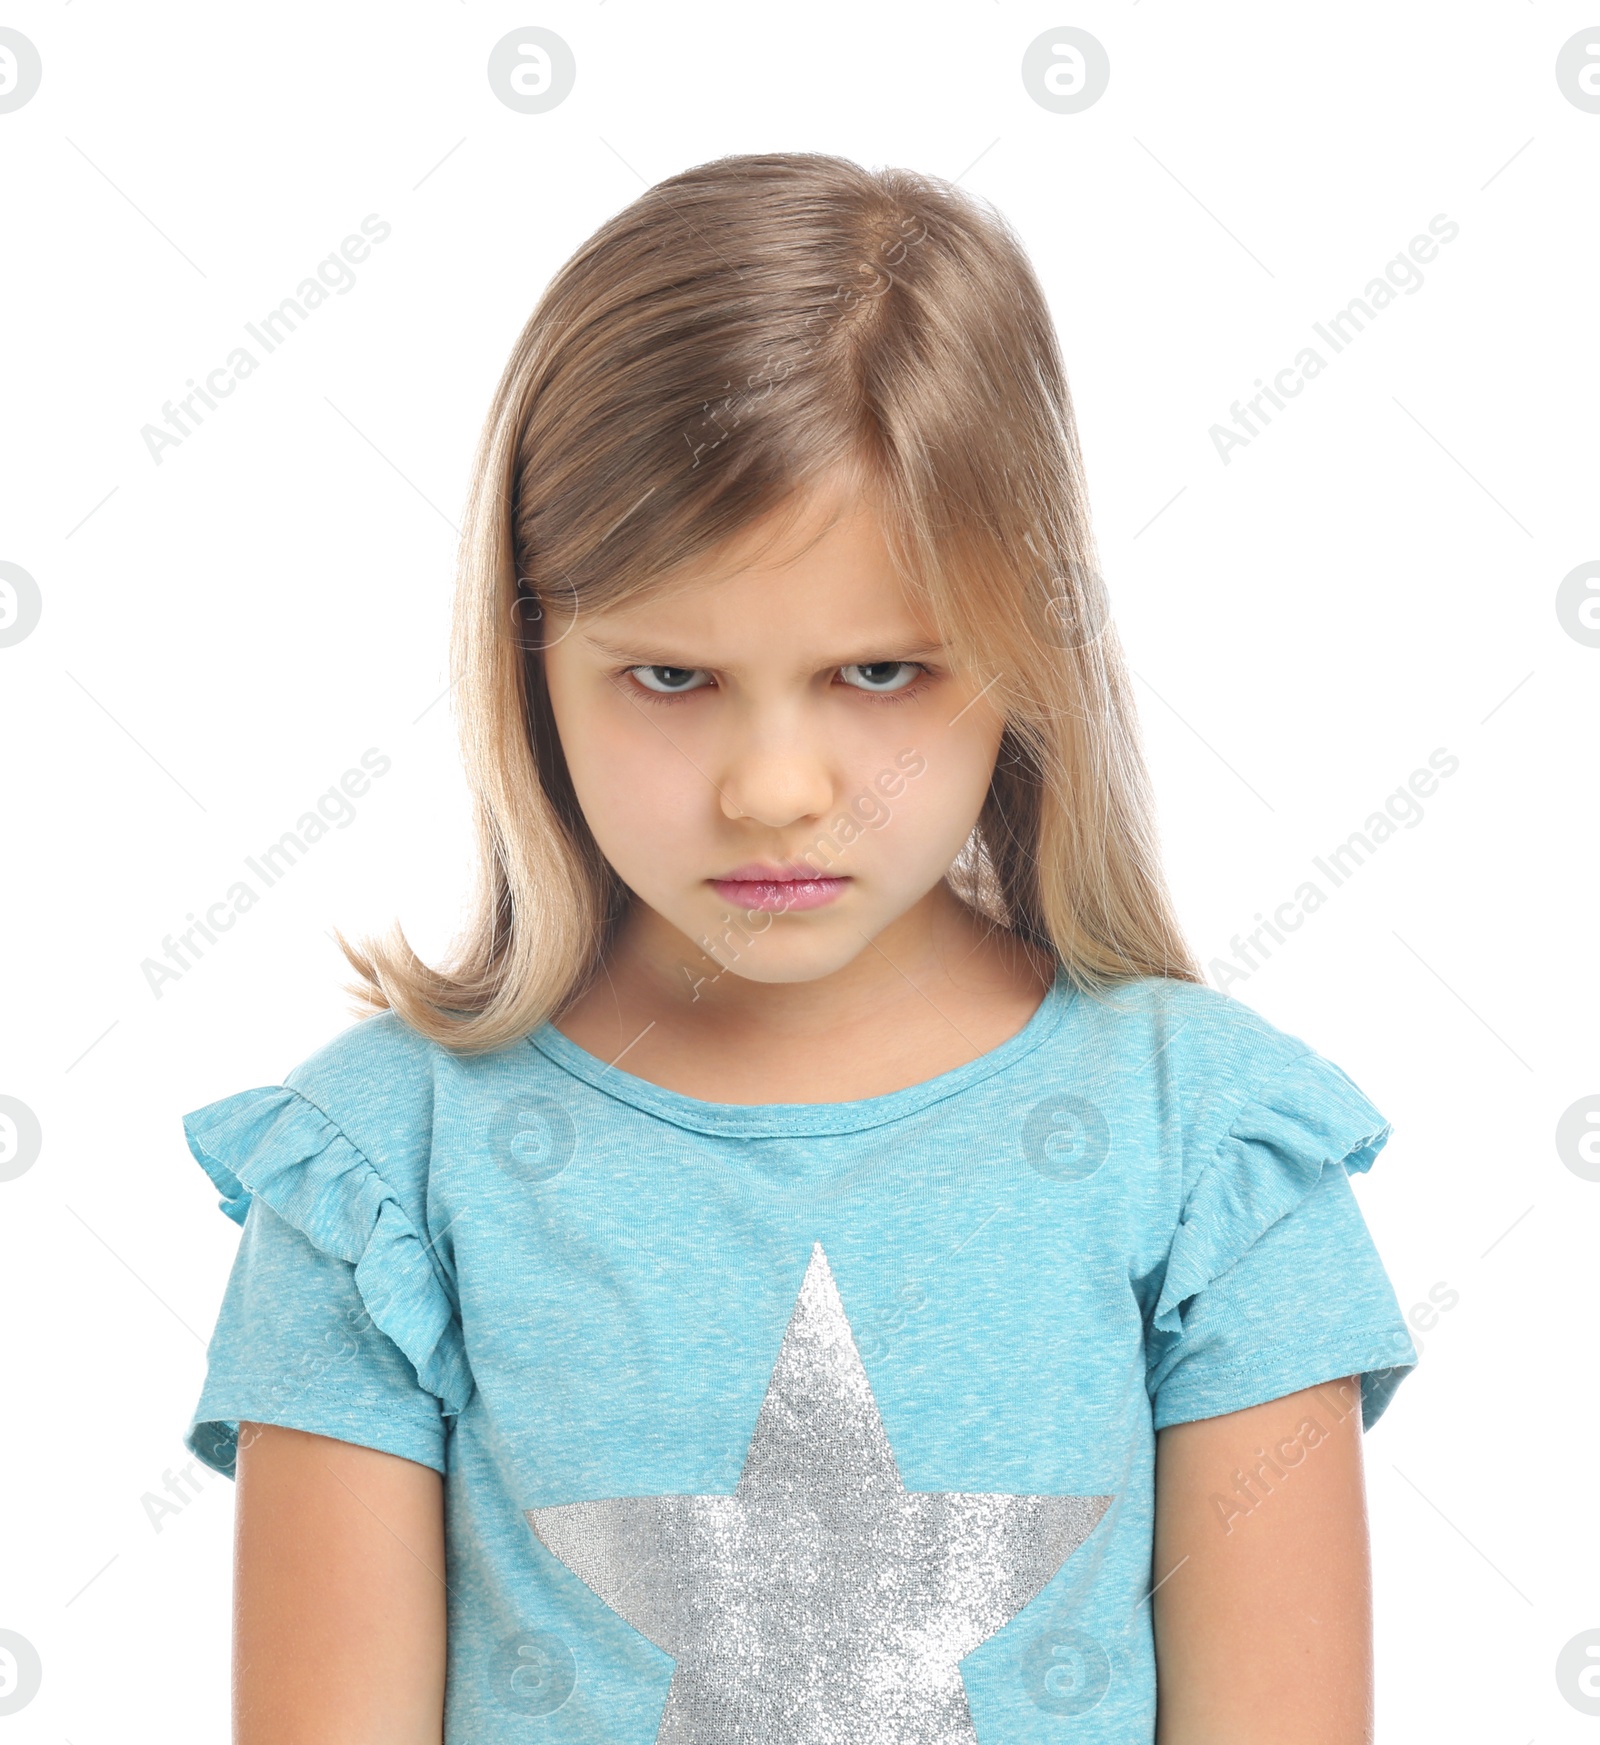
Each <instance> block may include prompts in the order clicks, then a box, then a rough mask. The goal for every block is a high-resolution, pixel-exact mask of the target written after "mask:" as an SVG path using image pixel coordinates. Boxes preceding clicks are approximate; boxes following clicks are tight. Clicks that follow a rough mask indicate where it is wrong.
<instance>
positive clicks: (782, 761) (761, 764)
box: [717, 739, 834, 830]
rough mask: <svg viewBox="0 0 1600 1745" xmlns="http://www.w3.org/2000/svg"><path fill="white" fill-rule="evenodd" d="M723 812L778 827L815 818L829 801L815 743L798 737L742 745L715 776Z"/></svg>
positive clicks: (828, 779)
mask: <svg viewBox="0 0 1600 1745" xmlns="http://www.w3.org/2000/svg"><path fill="white" fill-rule="evenodd" d="M717 786H718V790H719V792H720V794H721V803H722V815H723V817H725V818H732V819H739V818H748V819H751V820H752V821H753V822H755V823H757V824H764V825H765V826H766V827H767V828H768V829H769V830H781V829H782V828H783V827H784V826H785V825H787V824H794V823H797V822H798V821H799V820H801V819H803V818H816V817H820V816H821V815H822V814H823V813H824V812H826V811H827V810H828V808H829V806H831V805H832V804H833V797H834V783H833V778H832V776H831V775H830V774H829V769H828V764H827V761H826V759H825V758H824V757H823V756H822V754H821V751H820V748H817V747H812V746H808V745H806V744H804V743H802V742H800V741H797V740H793V739H790V740H787V741H785V742H783V743H779V744H765V745H762V744H756V745H748V746H746V747H744V748H743V749H742V750H741V752H740V754H739V755H738V756H736V757H733V758H730V759H729V761H728V763H727V764H726V765H725V767H724V769H723V772H722V776H721V778H720V780H719V781H718V784H717Z"/></svg>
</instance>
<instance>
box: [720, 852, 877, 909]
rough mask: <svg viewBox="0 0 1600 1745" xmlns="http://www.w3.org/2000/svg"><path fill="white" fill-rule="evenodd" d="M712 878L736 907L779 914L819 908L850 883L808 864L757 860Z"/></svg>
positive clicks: (728, 900)
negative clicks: (805, 865)
mask: <svg viewBox="0 0 1600 1745" xmlns="http://www.w3.org/2000/svg"><path fill="white" fill-rule="evenodd" d="M709 882H710V884H711V887H712V889H713V890H715V891H716V893H717V895H718V896H719V897H721V898H722V900H723V901H724V902H725V903H730V904H732V905H733V906H734V907H735V908H739V909H748V910H768V911H771V912H773V913H776V914H782V913H784V912H786V911H789V910H795V909H820V908H822V907H824V905H826V904H828V903H831V902H833V901H835V899H836V898H838V896H839V895H840V894H841V893H842V892H843V890H844V888H845V886H846V885H848V884H849V883H850V881H849V879H847V878H824V877H822V876H820V875H819V874H817V873H814V872H813V871H812V870H811V869H810V868H809V867H784V866H773V865H769V864H767V863H765V862H757V861H753V862H751V863H750V864H749V865H748V866H736V867H735V868H734V869H733V871H732V872H731V873H727V874H725V875H724V876H723V877H722V878H717V879H712V880H710V881H709Z"/></svg>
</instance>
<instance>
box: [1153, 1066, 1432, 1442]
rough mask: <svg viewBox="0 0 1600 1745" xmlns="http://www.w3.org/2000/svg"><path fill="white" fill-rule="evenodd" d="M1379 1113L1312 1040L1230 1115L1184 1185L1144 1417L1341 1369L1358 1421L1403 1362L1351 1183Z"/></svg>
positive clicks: (1409, 1350) (1404, 1352) (1393, 1309)
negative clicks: (1353, 1393) (1356, 1391)
mask: <svg viewBox="0 0 1600 1745" xmlns="http://www.w3.org/2000/svg"><path fill="white" fill-rule="evenodd" d="M1390 1130H1391V1129H1390V1125H1389V1123H1388V1122H1387V1121H1386V1120H1384V1118H1383V1116H1382V1115H1380V1114H1379V1113H1378V1111H1377V1110H1376V1109H1375V1108H1374V1107H1373V1106H1372V1104H1371V1103H1370V1102H1368V1100H1367V1099H1366V1097H1365V1096H1364V1095H1363V1094H1362V1093H1361V1091H1360V1090H1359V1089H1358V1088H1357V1087H1356V1086H1355V1085H1354V1084H1353V1083H1352V1082H1351V1080H1350V1079H1349V1078H1348V1077H1347V1076H1346V1074H1345V1073H1344V1072H1343V1071H1342V1070H1341V1069H1340V1068H1339V1067H1337V1066H1335V1065H1334V1064H1333V1063H1332V1062H1331V1061H1328V1060H1325V1059H1323V1058H1322V1057H1321V1056H1320V1055H1318V1054H1316V1053H1315V1052H1313V1051H1308V1052H1307V1053H1304V1054H1301V1055H1299V1056H1298V1057H1296V1058H1295V1059H1294V1060H1292V1061H1290V1062H1289V1063H1288V1064H1287V1065H1286V1066H1284V1067H1281V1068H1280V1069H1279V1070H1278V1071H1277V1072H1276V1073H1275V1074H1274V1075H1273V1076H1272V1077H1271V1078H1270V1079H1269V1080H1268V1081H1267V1083H1266V1084H1265V1085H1264V1086H1263V1087H1261V1088H1259V1089H1258V1090H1257V1091H1256V1092H1255V1093H1254V1095H1252V1096H1251V1097H1250V1098H1249V1099H1248V1100H1246V1101H1245V1102H1244V1103H1243V1105H1242V1106H1240V1107H1239V1108H1238V1109H1237V1110H1236V1111H1235V1112H1234V1114H1233V1116H1232V1119H1231V1122H1230V1124H1229V1127H1228V1129H1227V1131H1226V1133H1225V1134H1224V1135H1223V1136H1222V1138H1221V1140H1220V1142H1219V1143H1218V1144H1217V1145H1216V1147H1215V1149H1214V1151H1213V1152H1212V1154H1211V1156H1210V1157H1209V1159H1208V1160H1207V1161H1206V1162H1205V1163H1204V1165H1203V1167H1202V1168H1201V1170H1200V1173H1199V1175H1198V1176H1197V1178H1196V1179H1195V1182H1194V1185H1193V1187H1192V1189H1191V1190H1190V1192H1189V1195H1188V1198H1187V1202H1186V1204H1185V1206H1184V1209H1183V1215H1182V1218H1181V1221H1180V1223H1179V1225H1178V1229H1177V1232H1176V1234H1175V1236H1174V1238H1173V1242H1172V1247H1171V1250H1170V1252H1169V1255H1168V1259H1167V1266H1166V1271H1165V1275H1164V1278H1163V1283H1162V1289H1161V1294H1160V1297H1159V1299H1158V1301H1157V1303H1156V1307H1155V1309H1154V1311H1153V1314H1152V1317H1151V1324H1150V1337H1149V1360H1150V1366H1149V1374H1148V1382H1149V1390H1150V1397H1151V1401H1152V1407H1153V1414H1154V1423H1155V1427H1156V1428H1157V1429H1158V1430H1159V1429H1162V1428H1165V1426H1167V1425H1169V1424H1177V1423H1183V1422H1186V1421H1188V1420H1190V1419H1195V1418H1212V1417H1219V1416H1221V1415H1222V1414H1223V1413H1226V1412H1236V1411H1241V1410H1243V1409H1244V1408H1245V1407H1247V1406H1253V1405H1260V1404H1262V1403H1263V1402H1265V1401H1267V1400H1272V1399H1278V1398H1280V1397H1281V1396H1282V1395H1284V1394H1289V1393H1295V1392H1298V1391H1299V1390H1300V1389H1302V1388H1309V1387H1315V1386H1317V1385H1318V1384H1319V1383H1321V1382H1325V1381H1333V1380H1336V1379H1338V1378H1339V1377H1341V1376H1347V1375H1359V1376H1360V1377H1361V1401H1362V1421H1363V1424H1364V1425H1365V1427H1367V1428H1370V1427H1371V1426H1372V1425H1373V1424H1374V1423H1376V1422H1377V1420H1378V1418H1379V1417H1380V1416H1381V1415H1382V1413H1383V1411H1384V1410H1385V1408H1386V1407H1387V1406H1388V1403H1389V1401H1390V1399H1391V1397H1392V1396H1393V1394H1394V1391H1395V1389H1396V1388H1397V1387H1398V1386H1399V1384H1400V1382H1401V1380H1402V1379H1403V1378H1404V1376H1405V1374H1406V1373H1407V1371H1408V1370H1409V1369H1411V1368H1412V1367H1413V1366H1414V1365H1415V1363H1416V1361H1417V1353H1416V1349H1415V1347H1414V1346H1413V1344H1412V1342H1411V1336H1410V1334H1409V1333H1408V1332H1407V1331H1406V1326H1405V1322H1404V1320H1403V1319H1402V1317H1401V1314H1400V1305H1399V1303H1398V1301H1397V1300H1396V1298H1395V1294H1394V1289H1393V1286H1392V1285H1391V1284H1390V1282H1389V1277H1388V1274H1387V1272H1386V1271H1385V1270H1384V1266H1383V1262H1382V1260H1381V1259H1380V1258H1379V1256H1378V1252H1377V1249H1376V1247H1375V1246H1374V1244H1373V1241H1372V1237H1371V1234H1370V1232H1369V1231H1368V1229H1367V1226H1366V1221H1365V1219H1364V1218H1363V1217H1362V1215H1361V1209H1360V1207H1359V1206H1358V1205H1357V1204H1356V1199H1355V1194H1354V1192H1353V1191H1352V1189H1351V1186H1350V1176H1351V1175H1353V1174H1354V1173H1356V1172H1357V1171H1365V1170H1367V1169H1370V1168H1371V1166H1372V1161H1373V1159H1374V1158H1375V1157H1376V1156H1377V1155H1378V1153H1379V1152H1380V1151H1381V1150H1382V1149H1383V1146H1384V1144H1385V1143H1386V1142H1387V1140H1388V1138H1389V1134H1390Z"/></svg>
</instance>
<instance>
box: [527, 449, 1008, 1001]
mask: <svg viewBox="0 0 1600 1745" xmlns="http://www.w3.org/2000/svg"><path fill="white" fill-rule="evenodd" d="M830 519H831V525H830V524H829V523H830ZM768 536H769V533H768V529H766V528H762V527H758V528H754V529H751V530H750V531H749V533H748V534H746V535H744V536H741V537H740V538H739V539H737V540H735V541H733V542H730V544H729V546H728V547H726V548H725V549H724V550H723V551H722V552H719V553H718V554H717V555H716V561H715V562H714V563H713V562H710V561H708V562H707V563H706V564H704V565H702V566H697V567H696V568H695V570H694V571H693V572H692V573H686V579H685V580H684V581H682V582H681V584H680V583H679V582H678V581H677V580H676V579H674V582H673V584H672V585H671V586H670V587H667V588H664V589H662V590H660V591H658V592H657V593H655V594H653V595H651V596H649V597H647V598H644V599H641V600H635V601H631V602H629V603H628V604H626V605H624V606H620V607H616V608H613V609H611V610H609V611H605V612H598V613H590V614H580V615H579V616H578V617H577V618H576V619H575V620H574V621H573V623H572V625H571V628H570V629H569V630H567V632H566V633H565V634H564V635H563V636H561V638H560V639H559V640H558V641H556V642H555V643H554V644H553V645H552V646H551V647H549V648H548V649H546V650H545V653H544V662H545V675H546V680H547V683H548V686H549V692H550V699H551V705H552V708H553V710H554V714H555V719H556V724H557V728H558V730H559V732H560V735H561V744H562V748H563V750H564V752H565V754H566V760H567V766H568V768H569V770H570V771H571V775H572V782H573V786H574V788H575V790H576V792H577V796H578V801H579V803H580V804H581V806H582V807H583V813H584V817H585V818H586V819H587V820H588V824H589V827H590V829H591V830H592V831H593V832H594V836H595V840H596V841H597V842H598V843H599V845H600V848H601V851H602V852H603V853H604V855H605V856H606V858H607V860H609V861H610V863H611V865H612V866H613V867H614V868H615V869H616V871H617V874H618V875H619V877H620V878H621V879H622V881H623V882H624V883H625V884H626V885H627V886H628V888H629V889H630V890H631V891H633V893H634V894H635V896H636V897H637V898H638V899H639V900H640V902H641V903H643V904H645V905H647V907H648V909H649V910H650V911H653V914H654V916H655V917H659V918H660V919H661V920H664V921H665V922H667V923H669V924H670V928H671V929H675V930H676V935H674V934H673V933H671V932H669V931H668V930H667V929H663V928H660V927H659V926H657V925H654V924H651V925H648V926H647V927H646V928H645V930H644V936H645V937H646V938H648V939H649V940H650V941H651V948H652V955H655V956H660V955H662V954H665V957H671V956H673V955H677V956H679V957H680V958H681V966H682V969H683V972H684V977H685V980H684V988H685V990H686V991H688V990H690V989H692V988H694V987H695V986H696V985H697V983H698V981H699V979H700V978H704V977H707V976H715V975H716V974H717V971H716V970H714V969H712V968H711V966H710V965H708V964H707V962H706V958H707V957H710V958H712V959H714V960H715V962H716V963H717V964H718V965H720V966H721V967H722V968H723V969H725V970H727V971H729V972H731V973H732V974H734V975H737V976H740V977H743V978H745V979H747V980H749V981H756V982H797V981H811V980H814V979H816V978H818V977H821V976H826V975H828V974H830V973H831V972H833V971H835V970H837V969H840V968H842V967H843V966H844V965H845V964H847V963H849V962H850V961H851V960H852V959H853V958H855V957H856V956H857V955H858V954H859V953H861V952H862V951H864V950H868V949H870V942H871V941H872V940H873V939H874V938H875V937H876V936H877V935H878V934H880V933H882V932H883V931H884V930H885V929H886V928H887V927H889V926H890V925H891V924H892V923H894V922H896V921H898V920H899V919H900V918H901V917H902V916H905V915H907V914H908V913H910V912H911V911H912V910H913V909H915V907H916V906H917V905H918V904H919V903H920V902H922V901H923V900H924V899H925V898H928V897H929V895H930V893H931V892H934V890H935V888H936V887H937V886H938V885H939V884H940V881H941V880H942V878H943V876H944V874H945V872H946V871H947V870H948V868H949V866H950V864H951V862H952V861H953V860H954V858H955V856H956V854H957V852H958V851H959V850H960V848H961V846H962V844H963V843H964V842H965V841H966V840H967V837H968V835H969V834H970V832H971V830H972V827H973V825H974V823H975V822H976V820H977V817H978V813H979V811H980V809H981V808H982V805H983V802H984V797H985V795H986V794H987V792H988V788H989V780H990V776H991V774H992V772H993V769H994V763H995V757H996V754H997V752H998V749H999V743H1000V735H1001V731H1002V728H1003V725H1004V723H1003V721H1002V719H1001V717H1000V715H999V714H998V712H997V711H996V710H995V709H994V708H993V707H992V706H991V705H990V703H989V700H988V699H987V697H986V696H985V695H984V694H983V687H982V684H981V682H980V681H976V680H974V679H972V678H971V677H970V676H967V675H965V674H962V673H959V672H957V671H956V670H954V669H953V667H952V662H951V658H950V655H949V654H948V652H947V651H946V650H945V649H943V648H942V647H940V646H939V645H938V636H937V632H936V631H935V630H934V629H933V627H932V625H931V624H930V623H929V622H928V620H927V619H926V618H925V617H924V616H923V615H922V614H921V613H920V612H919V611H918V610H917V609H916V608H915V607H914V606H913V604H912V603H911V602H910V601H908V600H907V598H906V597H905V594H904V593H903V591H902V589H901V586H900V583H899V581H898V579H897V577H896V576H895V573H894V570H893V568H892V566H891V563H890V558H889V553H888V551H887V549H886V547H885V545H884V543H883V538H882V535H881V533H880V532H879V529H878V526H877V523H876V521H875V519H874V518H873V516H872V514H871V512H870V510H869V509H868V508H867V507H866V506H865V504H864V503H863V502H862V501H861V500H860V499H858V498H856V497H855V496H854V494H853V493H852V492H851V491H850V489H849V487H848V486H847V485H845V484H844V483H843V482H841V481H837V480H836V481H830V483H829V485H828V486H827V487H825V488H822V489H819V490H818V491H816V492H813V493H811V494H810V495H809V496H808V497H807V498H806V500H805V502H804V506H803V510H802V513H801V514H800V516H799V517H798V519H797V521H796V523H795V526H794V528H793V531H792V533H789V534H786V535H785V537H784V539H783V542H782V546H781V548H774V549H773V550H771V551H765V552H762V551H759V550H758V542H759V541H761V540H762V539H763V538H764V537H768ZM808 542H812V543H809V544H808ZM644 919H645V920H646V921H647V922H648V921H649V917H645V918H644ZM662 967H665V968H668V969H669V970H670V969H671V967H672V966H671V965H670V964H667V963H665V961H663V965H662Z"/></svg>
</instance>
